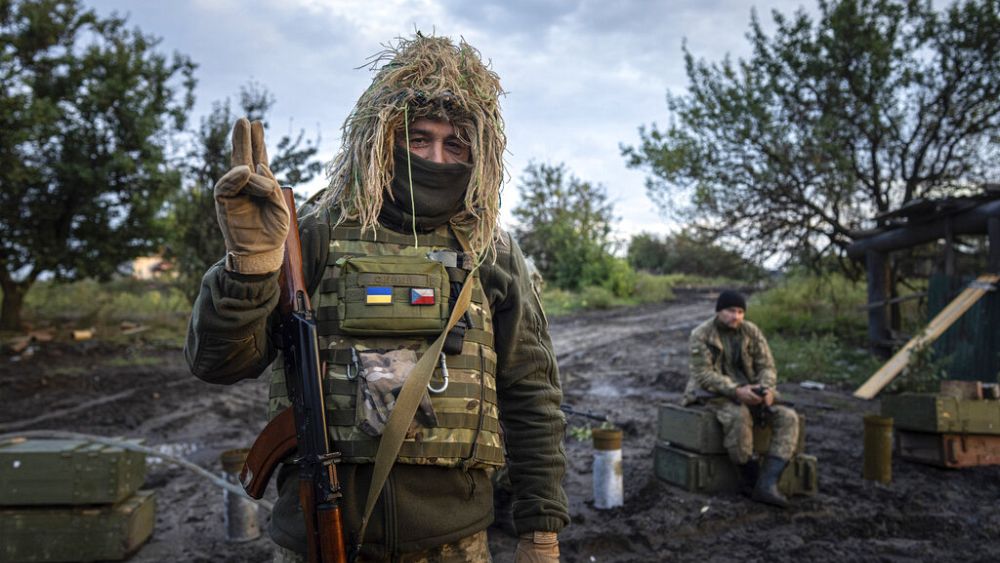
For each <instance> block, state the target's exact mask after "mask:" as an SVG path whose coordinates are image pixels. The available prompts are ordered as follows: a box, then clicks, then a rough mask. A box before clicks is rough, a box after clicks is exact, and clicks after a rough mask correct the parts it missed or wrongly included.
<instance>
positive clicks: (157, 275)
mask: <svg viewBox="0 0 1000 563" xmlns="http://www.w3.org/2000/svg"><path fill="white" fill-rule="evenodd" d="M129 267H130V268H131V276H132V278H133V279H137V280H155V279H162V278H175V277H177V271H176V270H175V269H174V265H173V263H171V262H170V261H168V260H167V259H165V258H164V257H163V256H140V257H139V258H136V259H135V260H132V263H131V264H130V265H129Z"/></svg>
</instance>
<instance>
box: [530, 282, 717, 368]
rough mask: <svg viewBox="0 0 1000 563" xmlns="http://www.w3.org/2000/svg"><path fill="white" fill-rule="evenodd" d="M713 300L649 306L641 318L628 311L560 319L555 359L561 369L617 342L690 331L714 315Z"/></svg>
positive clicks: (554, 332) (552, 330)
mask: <svg viewBox="0 0 1000 563" xmlns="http://www.w3.org/2000/svg"><path fill="white" fill-rule="evenodd" d="M711 297H712V296H711V295H710V294H696V295H695V296H693V297H689V298H688V299H686V300H684V301H683V302H671V303H667V304H664V305H654V306H649V307H647V308H644V309H643V310H642V312H639V313H638V314H637V309H636V308H626V309H616V310H613V311H599V312H589V313H584V314H580V315H575V316H572V317H564V318H557V319H555V320H553V321H552V322H551V324H550V325H549V335H550V336H551V337H552V346H553V348H554V349H555V352H556V358H557V360H558V361H559V365H560V367H562V365H563V362H564V360H571V359H575V358H576V357H577V356H579V355H580V353H581V352H583V353H586V352H588V351H592V350H595V349H597V348H600V347H604V346H607V345H609V344H614V343H615V342H619V341H623V340H629V339H633V338H636V337H639V336H643V335H647V334H650V333H661V332H669V331H675V330H685V331H688V330H691V329H692V328H694V327H695V326H697V325H698V323H700V322H701V321H703V320H705V319H706V318H708V316H709V315H710V314H711V307H710V305H711Z"/></svg>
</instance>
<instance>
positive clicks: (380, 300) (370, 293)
mask: <svg viewBox="0 0 1000 563" xmlns="http://www.w3.org/2000/svg"><path fill="white" fill-rule="evenodd" d="M365 305H392V288H391V287H385V286H368V287H366V288H365Z"/></svg>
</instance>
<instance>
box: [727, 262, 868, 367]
mask: <svg viewBox="0 0 1000 563" xmlns="http://www.w3.org/2000/svg"><path fill="white" fill-rule="evenodd" d="M866 299H867V294H866V289H865V284H864V282H856V281H852V280H850V279H849V278H847V277H846V276H845V275H843V274H837V273H829V274H826V275H824V276H818V275H814V274H804V273H797V274H793V275H791V276H789V277H787V278H785V279H784V280H782V282H781V284H779V285H778V286H776V287H773V288H771V289H769V290H767V291H764V292H761V293H758V294H756V295H754V296H753V297H752V298H751V299H750V303H749V304H748V309H747V318H748V319H750V320H751V321H753V322H754V323H755V324H757V326H759V327H760V328H761V330H763V331H764V334H765V335H766V336H767V340H768V344H769V345H770V346H771V352H772V353H773V354H774V360H775V363H776V364H777V367H778V377H779V379H780V380H782V381H804V380H813V381H823V382H826V383H833V384H840V385H846V386H856V385H859V384H861V383H863V382H864V381H865V380H866V379H868V377H870V376H871V374H873V373H874V372H875V370H876V369H878V367H879V366H880V365H881V361H879V360H878V359H876V358H874V357H872V356H871V355H870V354H869V353H868V351H867V350H866V349H865V348H864V346H865V345H866V344H867V336H866V335H867V327H868V325H867V320H866V319H867V313H866V311H865V309H863V306H864V304H865V303H866Z"/></svg>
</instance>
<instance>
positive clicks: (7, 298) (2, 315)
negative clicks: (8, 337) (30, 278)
mask: <svg viewBox="0 0 1000 563" xmlns="http://www.w3.org/2000/svg"><path fill="white" fill-rule="evenodd" d="M30 287H31V282H21V283H14V282H9V283H5V284H3V305H2V309H0V330H13V331H17V330H21V329H22V328H24V324H23V323H22V322H21V309H22V307H23V305H24V296H25V295H27V294H28V289H29V288H30Z"/></svg>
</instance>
